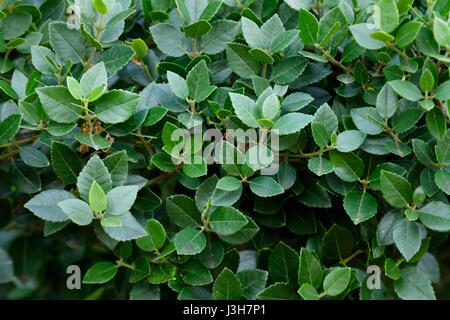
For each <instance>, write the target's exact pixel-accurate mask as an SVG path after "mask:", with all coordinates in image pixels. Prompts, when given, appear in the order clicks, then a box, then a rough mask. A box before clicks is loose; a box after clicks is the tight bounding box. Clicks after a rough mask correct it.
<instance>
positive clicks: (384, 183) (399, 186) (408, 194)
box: [380, 170, 412, 208]
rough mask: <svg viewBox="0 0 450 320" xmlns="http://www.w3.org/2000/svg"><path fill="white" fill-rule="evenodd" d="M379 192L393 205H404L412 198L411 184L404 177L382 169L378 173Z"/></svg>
mask: <svg viewBox="0 0 450 320" xmlns="http://www.w3.org/2000/svg"><path fill="white" fill-rule="evenodd" d="M380 181H381V185H380V186H381V192H382V193H383V197H384V199H385V200H386V201H387V202H389V204H391V205H392V206H394V207H397V208H403V207H406V206H407V205H408V204H409V203H410V202H411V200H412V190H411V184H410V183H409V182H408V180H406V179H405V178H403V177H401V176H399V175H397V174H395V173H392V172H389V171H385V170H382V171H381V175H380Z"/></svg>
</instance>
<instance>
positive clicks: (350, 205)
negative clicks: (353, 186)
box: [344, 190, 377, 224]
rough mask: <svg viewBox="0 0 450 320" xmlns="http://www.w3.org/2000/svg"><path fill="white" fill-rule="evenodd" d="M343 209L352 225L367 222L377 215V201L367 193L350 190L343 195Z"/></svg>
mask: <svg viewBox="0 0 450 320" xmlns="http://www.w3.org/2000/svg"><path fill="white" fill-rule="evenodd" d="M344 209H345V211H346V212H347V214H348V215H349V216H350V218H351V219H352V221H353V223H354V224H359V223H361V222H363V221H366V220H369V219H370V218H372V217H373V216H375V214H376V213H377V201H376V200H375V198H374V197H373V196H372V195H370V194H369V193H367V192H365V191H361V190H352V191H350V192H348V193H347V194H346V195H345V198H344Z"/></svg>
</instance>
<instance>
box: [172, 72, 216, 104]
mask: <svg viewBox="0 0 450 320" xmlns="http://www.w3.org/2000/svg"><path fill="white" fill-rule="evenodd" d="M167 80H168V81H169V86H170V89H172V92H173V93H174V94H175V95H176V96H177V97H178V98H180V99H183V100H186V99H187V98H188V96H189V88H188V85H187V82H186V80H185V79H183V78H182V77H180V76H179V75H178V74H176V73H173V72H172V71H167ZM208 85H209V81H208Z"/></svg>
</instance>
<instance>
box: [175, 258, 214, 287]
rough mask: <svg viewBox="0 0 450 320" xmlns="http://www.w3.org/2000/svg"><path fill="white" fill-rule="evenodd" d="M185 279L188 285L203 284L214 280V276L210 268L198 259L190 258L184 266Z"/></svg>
mask: <svg viewBox="0 0 450 320" xmlns="http://www.w3.org/2000/svg"><path fill="white" fill-rule="evenodd" d="M182 271H183V273H184V275H183V281H184V283H186V284H188V285H193V286H201V285H205V284H209V283H211V282H212V281H213V277H212V275H211V272H210V271H209V269H208V268H206V267H205V266H204V265H202V264H201V263H200V262H198V261H197V260H190V261H189V262H188V263H186V264H184V265H183V266H182Z"/></svg>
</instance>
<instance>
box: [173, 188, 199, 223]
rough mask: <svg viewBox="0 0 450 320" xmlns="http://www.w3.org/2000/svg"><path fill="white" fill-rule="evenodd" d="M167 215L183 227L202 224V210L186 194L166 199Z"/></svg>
mask: <svg viewBox="0 0 450 320" xmlns="http://www.w3.org/2000/svg"><path fill="white" fill-rule="evenodd" d="M166 208H167V215H168V216H169V218H170V220H171V221H172V222H173V223H175V224H176V225H178V226H179V227H181V228H192V227H194V228H195V227H198V226H201V225H202V223H201V219H200V215H201V214H200V212H199V211H198V209H197V207H196V206H195V203H194V200H192V199H191V198H189V197H187V196H185V195H173V196H170V197H169V198H167V200H166Z"/></svg>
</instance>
